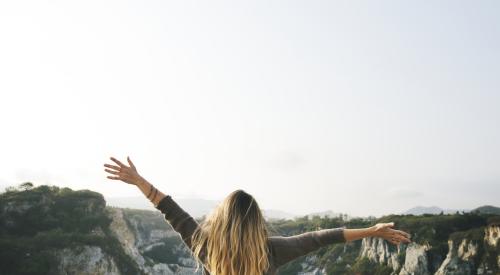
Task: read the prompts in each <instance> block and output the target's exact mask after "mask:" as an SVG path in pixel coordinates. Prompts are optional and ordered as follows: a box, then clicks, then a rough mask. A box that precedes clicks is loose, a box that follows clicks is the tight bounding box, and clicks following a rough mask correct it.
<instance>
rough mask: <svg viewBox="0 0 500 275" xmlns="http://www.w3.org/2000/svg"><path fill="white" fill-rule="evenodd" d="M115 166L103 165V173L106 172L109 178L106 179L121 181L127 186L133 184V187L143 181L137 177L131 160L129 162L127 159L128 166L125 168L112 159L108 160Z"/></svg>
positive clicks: (137, 174) (139, 176)
mask: <svg viewBox="0 0 500 275" xmlns="http://www.w3.org/2000/svg"><path fill="white" fill-rule="evenodd" d="M110 159H111V160H112V161H113V162H114V163H115V164H116V165H113V164H107V163H105V164H104V167H107V168H105V169H104V171H106V172H108V173H109V174H111V175H109V176H107V178H108V179H112V180H121V181H123V182H126V183H128V184H133V185H138V184H139V183H141V182H142V181H144V179H143V178H142V177H141V175H139V173H138V172H137V169H136V168H135V165H134V163H132V160H130V157H127V162H128V164H129V165H130V166H127V165H125V164H123V163H121V162H120V161H119V160H117V159H115V158H114V157H111V158H110Z"/></svg>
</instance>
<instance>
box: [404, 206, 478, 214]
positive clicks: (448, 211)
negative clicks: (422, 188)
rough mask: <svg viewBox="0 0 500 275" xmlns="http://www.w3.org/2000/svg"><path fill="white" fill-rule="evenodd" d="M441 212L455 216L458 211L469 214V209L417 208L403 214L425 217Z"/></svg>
mask: <svg viewBox="0 0 500 275" xmlns="http://www.w3.org/2000/svg"><path fill="white" fill-rule="evenodd" d="M441 211H442V212H443V214H454V213H456V212H457V211H458V212H462V211H465V212H469V211H470V210H469V209H442V208H440V207H437V206H416V207H413V208H411V209H408V210H406V211H405V212H403V213H401V214H403V215H423V214H434V215H437V214H440V213H441Z"/></svg>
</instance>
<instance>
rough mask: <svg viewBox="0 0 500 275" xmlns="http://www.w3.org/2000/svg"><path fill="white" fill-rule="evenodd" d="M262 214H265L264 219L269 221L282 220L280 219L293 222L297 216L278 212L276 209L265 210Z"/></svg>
mask: <svg viewBox="0 0 500 275" xmlns="http://www.w3.org/2000/svg"><path fill="white" fill-rule="evenodd" d="M262 212H263V214H264V217H265V218H266V219H267V220H271V219H274V220H280V219H285V220H293V218H294V217H296V216H297V215H295V214H291V213H288V212H285V211H281V210H276V209H263V210H262Z"/></svg>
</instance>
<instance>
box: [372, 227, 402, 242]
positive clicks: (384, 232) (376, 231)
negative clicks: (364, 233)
mask: <svg viewBox="0 0 500 275" xmlns="http://www.w3.org/2000/svg"><path fill="white" fill-rule="evenodd" d="M393 226H394V222H389V223H377V224H376V225H374V226H372V230H373V236H375V237H379V238H383V239H385V240H386V241H388V242H390V243H392V244H394V245H399V244H400V243H401V242H405V243H409V242H411V240H410V238H411V236H410V234H409V233H407V232H404V231H401V230H396V229H392V228H391V227H393Z"/></svg>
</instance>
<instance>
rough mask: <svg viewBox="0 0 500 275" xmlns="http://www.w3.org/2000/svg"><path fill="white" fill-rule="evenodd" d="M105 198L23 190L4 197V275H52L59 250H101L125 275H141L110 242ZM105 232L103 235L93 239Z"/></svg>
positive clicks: (0, 254) (0, 197) (0, 228)
mask: <svg viewBox="0 0 500 275" xmlns="http://www.w3.org/2000/svg"><path fill="white" fill-rule="evenodd" d="M105 205H106V203H105V201H104V198H103V196H102V195H101V194H99V193H96V192H92V191H89V190H83V191H73V190H71V189H69V188H58V187H55V186H46V185H42V186H38V187H36V188H33V186H32V185H30V184H26V183H25V184H22V185H21V186H20V187H19V188H8V189H7V191H6V192H5V193H2V194H0V210H1V211H0V247H1V248H2V249H0V274H23V275H24V274H50V273H51V271H53V269H54V267H55V265H56V264H57V263H56V258H55V252H56V250H58V249H63V248H70V249H78V248H79V247H81V246H83V245H89V246H98V247H100V248H101V249H103V251H104V252H105V253H106V254H108V255H110V256H111V257H113V259H114V260H115V262H116V264H117V266H118V268H119V269H120V271H121V272H122V274H140V270H139V269H138V267H137V266H136V265H135V264H134V261H132V260H131V259H130V257H129V256H128V255H126V254H125V253H124V252H123V249H122V248H121V246H120V243H119V242H118V240H116V239H115V238H113V237H111V233H110V232H109V223H110V222H111V221H110V219H109V218H108V217H107V216H106V214H105V212H104V209H105ZM98 229H100V230H102V232H103V233H104V234H103V235H98V234H95V232H96V230H98Z"/></svg>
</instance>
